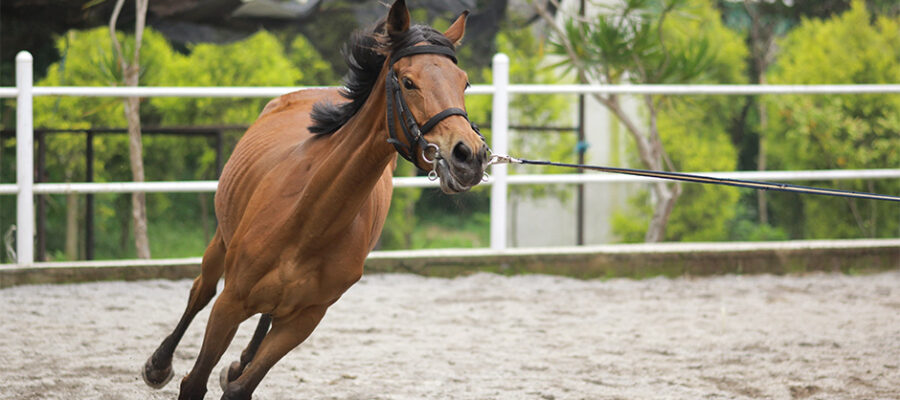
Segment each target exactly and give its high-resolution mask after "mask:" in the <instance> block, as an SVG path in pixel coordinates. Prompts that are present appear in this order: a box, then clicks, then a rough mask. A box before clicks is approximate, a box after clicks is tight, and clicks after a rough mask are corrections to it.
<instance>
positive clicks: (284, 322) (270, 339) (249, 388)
mask: <svg viewBox="0 0 900 400" xmlns="http://www.w3.org/2000/svg"><path fill="white" fill-rule="evenodd" d="M327 309H328V305H317V306H311V307H307V308H304V309H302V310H300V311H298V312H296V313H294V314H292V315H289V316H287V317H281V318H275V319H274V320H273V321H272V329H271V330H270V331H269V333H268V334H267V335H266V337H265V339H263V342H262V344H261V345H260V347H259V350H257V352H256V355H255V356H254V357H253V361H251V362H250V364H249V365H247V366H246V368H245V369H244V372H243V373H242V374H241V376H240V377H238V378H237V379H236V380H234V381H232V382H230V383H229V384H228V386H227V387H226V388H225V392H224V393H223V394H222V400H226V399H227V400H249V399H250V396H251V394H253V391H254V390H255V389H256V387H257V386H258V385H259V383H260V382H261V381H262V379H263V377H264V376H265V375H266V373H267V372H269V369H271V368H272V366H273V365H275V363H276V362H278V360H280V359H281V358H282V357H284V355H285V354H287V353H288V352H289V351H291V350H292V349H293V348H295V347H297V346H298V345H300V343H303V341H304V340H306V338H308V337H309V335H310V334H311V333H312V331H313V330H314V329H316V326H318V325H319V322H320V321H321V320H322V317H324V316H325V311H326V310H327Z"/></svg>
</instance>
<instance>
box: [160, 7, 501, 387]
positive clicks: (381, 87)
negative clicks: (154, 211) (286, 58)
mask: <svg viewBox="0 0 900 400" xmlns="http://www.w3.org/2000/svg"><path fill="white" fill-rule="evenodd" d="M467 15H468V11H465V12H463V13H462V14H461V15H460V16H459V17H458V18H457V19H456V20H455V21H454V22H453V23H452V24H451V25H450V27H449V28H448V29H447V30H446V31H445V32H443V33H441V32H438V31H437V30H435V29H433V28H431V27H428V26H423V25H413V26H410V16H409V11H408V9H407V7H406V3H405V1H404V0H396V1H395V2H394V3H393V5H392V6H391V7H390V10H389V11H388V14H387V16H386V17H385V18H384V19H383V20H382V21H381V22H380V23H378V24H377V25H376V26H375V27H374V28H372V29H371V30H370V31H367V32H357V33H355V34H354V36H353V37H352V38H351V40H350V42H349V43H348V45H347V47H345V49H344V50H345V52H344V53H345V58H346V61H347V64H348V66H349V73H348V75H347V77H346V78H345V86H344V87H343V88H341V89H310V90H303V91H298V92H293V93H289V94H286V95H283V96H281V97H278V98H276V99H274V100H272V101H270V102H269V103H268V104H267V105H266V106H265V108H264V109H263V110H262V112H261V113H260V115H259V117H258V118H257V120H256V121H255V122H254V123H253V125H251V126H250V128H249V129H248V130H247V132H246V133H245V134H244V136H243V137H242V138H241V140H240V141H239V142H238V144H237V145H236V147H235V150H234V152H233V154H232V156H231V157H230V159H229V160H228V162H227V164H226V165H225V168H224V170H223V173H222V177H221V179H220V181H219V186H218V191H217V193H216V196H215V211H216V218H217V220H218V223H219V224H218V227H217V229H216V233H215V235H214V237H213V239H212V241H211V242H210V244H209V246H208V247H207V248H206V251H205V253H204V255H203V260H202V263H201V272H200V275H199V276H198V277H197V278H196V279H195V280H194V282H193V286H192V287H191V290H190V293H189V296H188V304H187V307H186V309H185V311H184V313H183V314H182V316H181V319H180V320H179V322H178V323H177V325H176V327H175V328H174V330H173V331H172V333H171V334H170V335H169V336H167V337H166V338H165V339H164V340H163V341H162V343H161V344H160V345H159V347H158V348H157V349H156V350H155V351H154V352H153V354H152V355H151V356H150V358H149V359H148V360H147V362H146V363H145V364H144V367H143V369H142V376H143V378H144V381H145V382H146V383H147V384H148V385H149V386H151V387H154V388H161V387H163V386H165V385H166V383H168V381H169V380H170V379H171V378H172V376H173V375H174V372H173V371H172V354H173V353H174V351H175V347H176V346H177V345H178V342H179V341H180V340H181V338H182V336H183V335H184V332H185V330H186V329H187V327H188V325H189V324H190V323H191V321H192V320H193V318H194V316H195V315H196V314H197V312H199V311H200V310H201V309H202V308H203V307H205V306H206V305H207V304H208V303H209V302H210V300H212V298H213V297H214V296H215V295H216V291H217V289H216V284H217V282H218V280H219V279H220V278H221V277H222V276H223V275H224V278H225V285H224V288H223V290H222V292H221V294H219V297H218V298H217V299H216V301H215V303H214V304H213V308H212V311H211V313H210V316H209V321H208V322H207V325H206V331H205V334H204V337H203V344H202V346H201V349H200V353H199V355H198V356H197V359H196V361H195V363H194V366H193V369H192V370H191V371H190V373H188V374H187V375H186V376H185V377H184V378H183V379H182V381H181V386H180V391H179V396H178V398H179V399H202V398H203V397H204V396H205V394H206V390H207V388H206V382H207V381H208V379H209V375H210V373H211V372H212V370H213V368H215V365H216V364H217V363H218V361H219V359H220V358H221V356H222V354H223V352H224V351H225V349H226V348H227V347H228V345H229V344H230V343H231V340H232V338H233V337H234V334H235V331H236V330H237V327H238V325H239V324H240V323H241V322H243V321H245V320H247V319H248V318H250V317H251V316H254V315H257V314H261V315H262V316H261V317H260V319H259V322H258V325H257V328H256V331H255V333H254V335H253V338H252V339H251V341H250V343H249V344H248V345H247V347H246V348H245V349H244V351H243V352H242V353H241V356H240V360H239V361H236V362H233V363H231V364H230V365H228V366H226V367H225V368H224V369H223V370H222V373H221V374H220V383H221V384H222V388H223V395H222V399H249V398H250V397H251V394H252V393H253V391H254V390H255V389H256V388H257V387H258V385H259V383H260V381H261V380H262V379H263V377H264V376H265V374H266V373H267V372H268V371H269V369H270V368H272V366H273V365H275V363H276V362H278V360H280V359H281V358H282V357H283V356H285V355H286V354H287V353H288V352H289V351H291V350H292V349H294V348H295V347H297V346H299V345H300V344H301V343H302V342H303V341H304V340H305V339H306V338H307V337H308V336H309V335H310V334H311V333H312V331H313V330H314V329H315V328H316V326H317V325H318V324H319V321H321V320H322V317H323V316H324V315H325V312H326V311H327V310H328V307H329V306H331V305H332V304H334V303H335V302H336V301H338V299H340V297H341V295H342V294H343V293H344V292H345V291H346V290H347V289H348V288H350V286H352V285H353V284H354V283H356V282H357V281H358V280H359V279H360V278H361V276H362V274H363V264H364V261H365V259H366V256H367V255H368V253H369V252H370V251H372V250H373V249H374V247H375V245H376V243H377V241H378V237H379V235H380V233H381V230H382V227H383V226H384V222H385V218H386V216H387V212H388V207H389V205H390V200H391V192H392V184H391V177H392V173H393V170H394V168H395V167H396V165H397V155H398V154H399V155H400V156H402V157H404V158H405V159H407V160H409V161H410V162H412V163H413V164H415V165H416V166H417V167H419V168H420V169H422V170H424V171H428V173H429V174H430V175H432V176H436V177H437V178H438V179H440V185H441V189H442V190H443V191H444V192H445V193H448V194H452V193H459V192H464V191H467V190H469V189H470V188H471V187H473V186H475V185H477V184H478V183H479V182H481V181H482V179H483V176H484V170H485V168H486V167H487V166H488V164H489V149H488V147H487V145H486V144H485V140H484V137H483V136H482V135H481V134H480V132H479V131H478V129H477V127H476V126H475V125H474V124H472V123H471V122H470V121H469V119H468V116H467V114H466V112H465V99H464V91H465V89H466V88H467V87H468V78H467V75H466V73H465V72H464V71H463V70H461V69H460V68H459V67H458V66H457V65H456V57H455V53H454V51H455V47H456V46H457V45H458V44H459V42H460V40H461V39H462V37H463V34H464V33H465V25H466V17H467ZM398 127H399V128H400V129H398Z"/></svg>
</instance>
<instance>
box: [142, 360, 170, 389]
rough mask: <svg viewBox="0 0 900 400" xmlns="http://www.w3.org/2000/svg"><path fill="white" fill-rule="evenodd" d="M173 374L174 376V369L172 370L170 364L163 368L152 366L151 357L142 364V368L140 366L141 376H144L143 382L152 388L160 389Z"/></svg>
mask: <svg viewBox="0 0 900 400" xmlns="http://www.w3.org/2000/svg"><path fill="white" fill-rule="evenodd" d="M173 376H175V371H172V365H171V364H169V366H167V367H166V368H165V369H157V368H154V367H153V358H152V357H151V358H150V359H149V360H147V363H146V364H144V368H141V377H142V378H144V383H146V384H147V386H150V387H152V388H154V389H161V388H162V387H163V386H166V384H167V383H169V381H170V380H172V377H173Z"/></svg>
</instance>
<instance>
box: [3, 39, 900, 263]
mask: <svg viewBox="0 0 900 400" xmlns="http://www.w3.org/2000/svg"><path fill="white" fill-rule="evenodd" d="M493 77H494V78H493V79H494V82H493V84H492V85H474V86H472V87H471V88H470V89H469V90H468V92H467V93H468V94H487V95H493V110H492V121H491V130H492V142H491V147H492V149H493V152H494V153H495V154H507V153H508V152H509V149H508V133H507V131H508V126H509V119H508V116H509V114H508V111H509V110H508V108H509V95H510V94H558V93H569V94H590V93H604V94H612V93H615V94H633V95H634V94H661V95H751V94H864V93H900V85H511V84H509V58H508V57H507V56H506V55H504V54H497V55H495V56H494V58H493ZM298 89H299V88H296V87H138V88H130V87H40V86H39V87H35V86H33V79H32V57H31V54H29V53H28V52H24V51H23V52H20V53H19V54H18V55H17V56H16V87H15V88H0V98H16V104H17V107H16V183H15V184H0V195H10V194H15V195H16V196H17V200H16V204H17V214H16V215H17V217H16V226H17V231H16V253H17V264H18V265H19V266H29V265H32V264H33V263H34V225H35V224H34V221H35V215H34V196H35V195H37V194H61V193H127V192H214V191H215V190H216V185H217V182H216V181H189V182H141V183H138V182H111V183H34V154H33V150H34V143H33V137H34V129H33V128H34V127H33V113H32V99H33V96H82V97H89V96H94V97H96V96H103V97H130V96H138V97H162V96H168V97H267V98H268V97H276V96H280V95H282V94H285V93H288V92H291V91H294V90H298ZM698 173H702V174H706V175H710V176H715V177H719V178H733V179H754V180H767V181H792V180H805V181H809V180H834V179H896V178H900V169H873V170H820V171H746V172H698ZM648 180H652V178H643V177H636V176H625V175H611V174H562V175H552V174H544V175H512V176H509V175H508V174H507V166H506V165H494V166H493V167H492V171H491V178H490V179H489V180H488V181H487V182H485V183H484V184H487V185H492V187H491V206H490V207H491V209H490V214H491V215H490V220H491V248H492V249H493V250H497V251H503V250H504V249H506V246H507V235H506V233H507V232H506V230H507V220H506V219H507V188H508V185H517V184H581V183H598V182H645V181H648ZM436 185H437V184H436V183H435V182H431V181H429V180H428V179H427V178H424V177H419V178H410V177H401V178H394V186H395V187H431V186H436Z"/></svg>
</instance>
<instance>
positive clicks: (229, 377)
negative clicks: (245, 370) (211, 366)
mask: <svg viewBox="0 0 900 400" xmlns="http://www.w3.org/2000/svg"><path fill="white" fill-rule="evenodd" d="M239 376H241V363H240V362H238V361H235V362H233V363H231V365H226V366H225V367H224V368H222V372H219V386H221V387H222V391H223V392H224V391H225V390H226V389H227V388H228V383H229V382H231V381H233V380H235V379H237V378H238V377H239Z"/></svg>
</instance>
